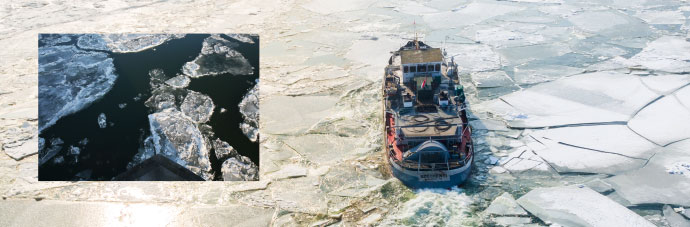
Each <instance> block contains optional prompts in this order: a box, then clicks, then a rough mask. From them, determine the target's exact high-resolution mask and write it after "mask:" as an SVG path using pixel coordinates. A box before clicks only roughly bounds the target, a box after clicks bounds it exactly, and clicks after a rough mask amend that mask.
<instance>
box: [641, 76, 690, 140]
mask: <svg viewBox="0 0 690 227" xmlns="http://www.w3.org/2000/svg"><path fill="white" fill-rule="evenodd" d="M687 103H690V86H685V87H683V88H681V89H680V90H678V91H676V92H674V93H672V94H669V95H667V96H664V97H662V98H661V99H659V100H656V101H655V102H652V103H651V104H649V105H648V106H645V107H644V109H642V110H640V112H638V113H637V114H636V115H635V116H634V117H633V118H632V119H631V120H630V122H628V126H630V129H632V130H633V131H635V132H636V133H638V134H639V135H641V136H644V137H645V138H647V139H649V140H651V141H653V142H654V143H656V144H659V145H661V146H666V145H668V144H670V143H673V142H675V141H679V140H683V139H687V138H690V127H687V126H688V125H690V106H689V105H687Z"/></svg>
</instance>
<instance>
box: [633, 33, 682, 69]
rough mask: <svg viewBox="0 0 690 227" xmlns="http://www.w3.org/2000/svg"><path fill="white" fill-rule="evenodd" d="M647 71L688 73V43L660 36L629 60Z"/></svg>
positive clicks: (680, 39) (679, 39)
mask: <svg viewBox="0 0 690 227" xmlns="http://www.w3.org/2000/svg"><path fill="white" fill-rule="evenodd" d="M630 60H631V61H633V62H635V63H637V64H639V65H642V66H644V67H647V68H648V69H653V70H660V71H665V72H674V73H682V72H690V42H688V41H686V40H685V39H684V38H682V37H677V36H662V37H660V38H658V39H656V40H654V41H652V42H650V43H649V44H647V47H645V48H644V49H643V50H642V51H641V52H640V53H638V54H637V55H635V56H633V57H632V58H630Z"/></svg>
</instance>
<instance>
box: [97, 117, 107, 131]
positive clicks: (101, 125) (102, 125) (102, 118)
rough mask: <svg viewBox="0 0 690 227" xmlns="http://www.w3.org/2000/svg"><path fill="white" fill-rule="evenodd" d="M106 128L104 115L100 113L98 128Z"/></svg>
mask: <svg viewBox="0 0 690 227" xmlns="http://www.w3.org/2000/svg"><path fill="white" fill-rule="evenodd" d="M106 126H107V124H106V118H105V114H104V113H101V114H99V115H98V127H100V128H105V127H106Z"/></svg>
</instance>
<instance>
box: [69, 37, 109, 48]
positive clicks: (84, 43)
mask: <svg viewBox="0 0 690 227" xmlns="http://www.w3.org/2000/svg"><path fill="white" fill-rule="evenodd" d="M77 46H78V47H79V48H81V49H85V50H102V51H109V50H110V48H109V47H108V44H107V43H106V42H105V40H103V37H102V36H101V35H99V34H84V35H81V36H79V39H77Z"/></svg>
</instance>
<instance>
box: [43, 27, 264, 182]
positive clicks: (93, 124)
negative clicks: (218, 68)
mask: <svg viewBox="0 0 690 227" xmlns="http://www.w3.org/2000/svg"><path fill="white" fill-rule="evenodd" d="M208 36H209V35H205V34H190V35H187V36H185V38H182V39H174V40H170V41H168V42H166V43H164V44H162V45H160V46H157V47H155V48H152V49H148V50H145V51H141V52H137V53H109V56H110V57H111V58H113V60H114V61H113V62H114V65H115V70H116V74H117V75H118V78H117V80H116V81H115V84H114V85H113V88H112V89H111V90H110V91H109V92H108V93H107V94H106V95H105V96H103V98H102V99H100V100H98V101H96V102H94V103H92V104H91V105H90V106H89V107H87V108H85V109H83V110H81V111H79V112H77V113H75V114H72V115H69V116H65V117H63V118H61V119H60V120H58V121H57V122H56V123H55V125H53V126H51V127H50V128H48V129H45V130H44V131H43V132H42V133H41V135H40V136H41V137H42V138H45V139H46V143H47V141H48V140H50V139H51V138H56V137H59V138H61V139H62V140H64V142H65V143H64V145H63V148H62V150H61V151H60V153H59V154H58V155H57V156H63V157H64V158H65V162H63V163H61V164H55V163H54V162H52V161H48V162H46V163H45V164H44V165H43V166H40V167H39V180H75V179H77V178H76V177H75V174H77V173H79V172H82V171H85V170H87V171H88V170H91V176H90V177H89V179H91V180H110V179H111V178H112V177H115V176H117V175H119V174H121V173H123V172H125V171H126V167H127V164H128V163H129V162H130V161H132V158H133V156H134V155H135V154H136V153H137V152H138V149H139V148H140V147H141V146H142V144H143V142H142V141H143V139H145V138H146V137H148V136H149V135H150V132H149V122H148V115H149V114H150V113H152V111H151V110H149V108H148V107H146V106H145V105H144V102H145V101H146V100H147V99H148V98H149V97H150V96H151V87H150V85H149V80H150V77H149V75H148V72H149V71H150V70H151V69H155V68H160V69H163V71H164V72H165V75H166V76H167V77H168V78H172V77H174V76H175V75H177V74H181V73H182V72H181V69H182V66H183V65H184V63H186V62H189V61H192V60H194V58H195V57H196V56H198V55H199V53H200V52H201V47H202V43H203V40H204V39H205V38H206V37H208ZM223 38H226V39H228V40H232V39H230V38H229V37H227V36H223ZM255 41H256V43H257V44H245V43H240V45H239V47H237V48H235V49H236V50H237V51H239V52H241V53H242V54H243V55H244V56H245V57H246V58H247V59H248V60H249V62H250V63H251V65H252V66H254V75H230V74H221V75H216V76H205V77H201V78H196V79H194V78H192V81H191V83H190V85H189V87H187V89H190V90H194V91H197V92H200V93H203V94H205V95H208V96H210V97H211V99H212V100H213V102H214V104H215V105H216V109H215V110H214V113H213V116H212V117H211V120H210V122H208V124H209V125H211V126H212V127H213V131H214V133H215V136H216V137H218V138H220V139H221V140H223V141H226V142H228V143H229V144H230V145H232V146H233V147H235V148H236V149H237V150H238V151H239V153H240V154H242V155H245V156H248V157H249V158H250V159H251V160H252V161H253V162H254V163H256V164H257V165H258V163H259V146H258V143H252V142H251V141H250V140H249V139H247V137H246V136H245V135H244V134H243V133H242V131H241V130H240V128H239V124H240V122H242V115H241V114H240V113H239V108H238V107H237V104H239V102H240V101H241V100H242V97H243V95H244V94H245V93H246V92H247V91H248V90H249V89H251V88H252V87H253V86H254V85H255V83H256V82H255V80H256V79H258V78H259V69H258V68H259V67H258V66H259V45H258V40H255ZM135 97H140V99H139V100H138V101H135ZM122 103H126V104H127V105H126V107H125V108H122V109H121V108H119V107H118V104H122ZM220 108H225V109H227V112H225V113H220ZM39 111H40V110H39ZM101 113H105V115H106V119H107V122H108V127H106V128H104V129H102V128H100V127H99V126H98V120H97V119H98V115H99V114H101ZM111 123H112V124H111ZM84 138H87V139H88V143H87V144H86V145H85V146H81V145H78V142H79V141H81V140H83V139H84ZM70 145H73V146H79V147H82V149H81V153H80V155H79V156H78V160H77V161H76V162H75V158H74V156H72V155H67V154H68V152H69V146H70ZM57 156H56V157H57ZM211 161H212V164H213V167H214V170H218V169H219V167H220V163H218V161H217V160H215V158H212V160H211Z"/></svg>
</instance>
